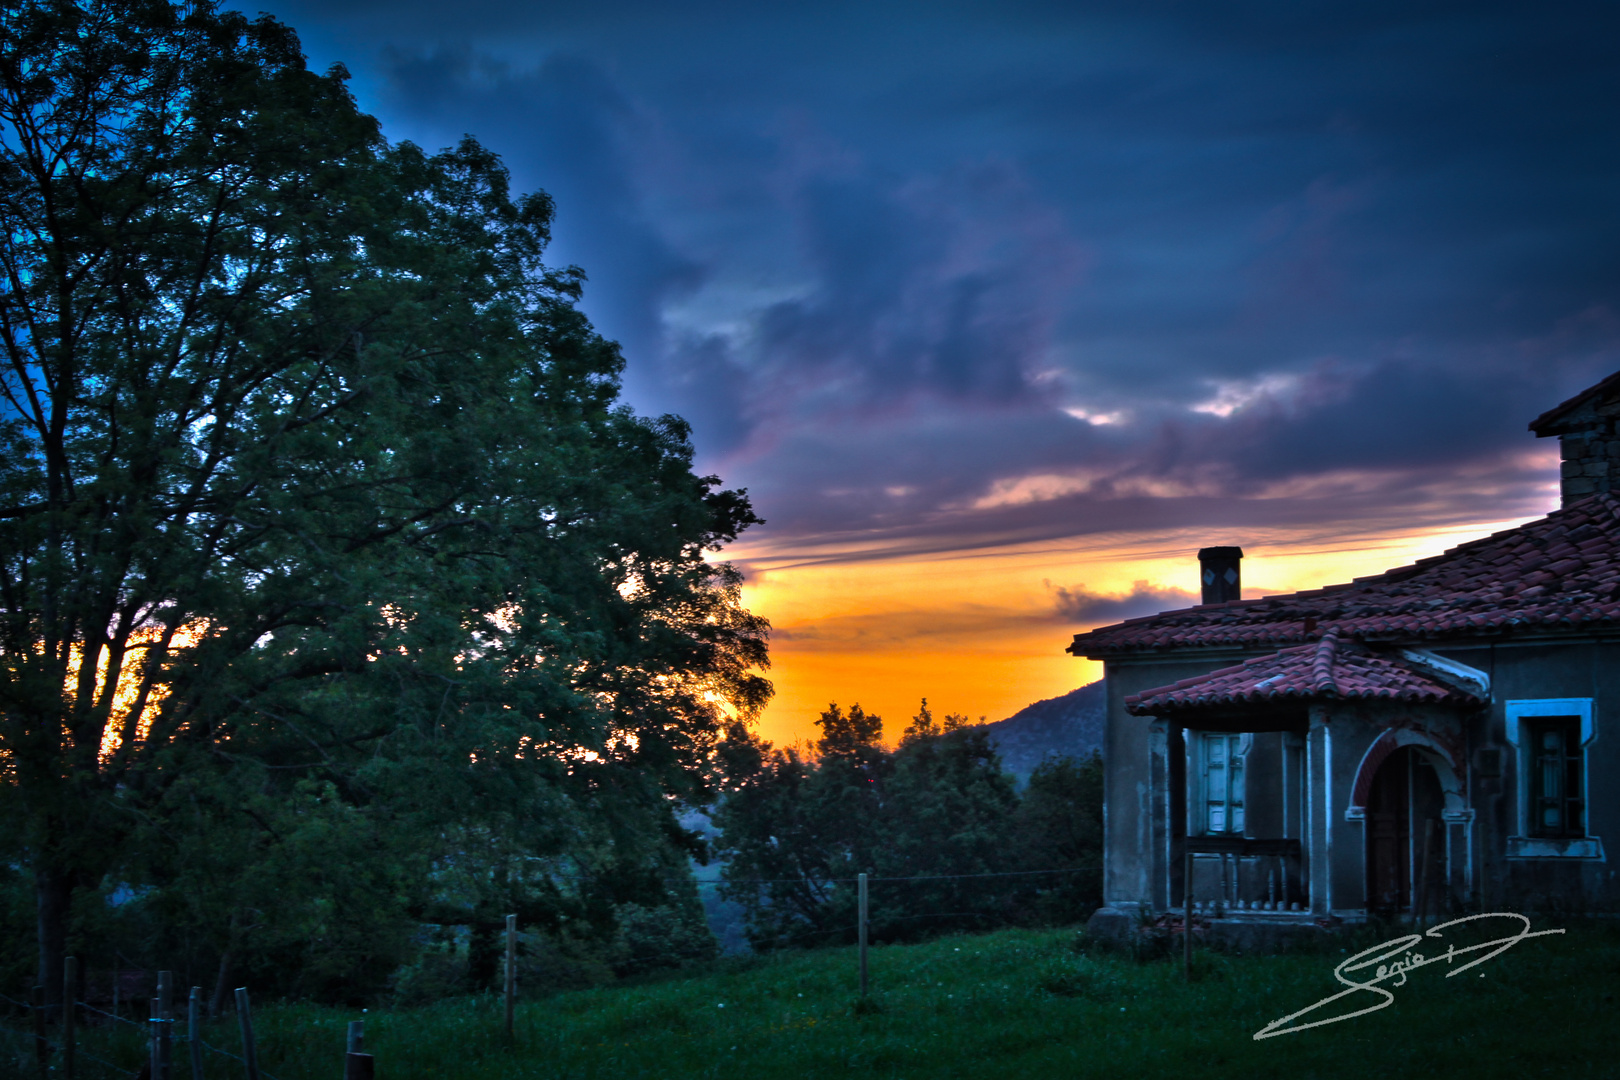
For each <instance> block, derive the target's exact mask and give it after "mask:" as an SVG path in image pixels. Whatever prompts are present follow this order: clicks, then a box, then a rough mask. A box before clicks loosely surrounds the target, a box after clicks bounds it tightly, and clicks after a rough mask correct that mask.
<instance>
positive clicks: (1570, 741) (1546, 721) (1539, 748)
mask: <svg viewBox="0 0 1620 1080" xmlns="http://www.w3.org/2000/svg"><path fill="white" fill-rule="evenodd" d="M1524 732H1525V734H1526V735H1528V736H1529V737H1528V738H1527V739H1526V740H1525V741H1526V742H1527V743H1528V744H1529V756H1530V759H1531V761H1530V835H1531V836H1547V837H1567V836H1585V835H1586V815H1585V812H1584V811H1585V807H1586V803H1585V800H1584V799H1583V797H1582V780H1583V779H1585V778H1584V776H1583V775H1582V774H1583V772H1584V771H1585V770H1584V769H1583V768H1582V762H1581V718H1580V717H1578V716H1538V717H1536V718H1534V719H1532V720H1526V721H1525V723H1524Z"/></svg>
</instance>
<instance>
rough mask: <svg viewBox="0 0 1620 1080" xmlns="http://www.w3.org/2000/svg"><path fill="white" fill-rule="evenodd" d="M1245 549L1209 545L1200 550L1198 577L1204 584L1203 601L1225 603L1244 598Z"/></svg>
mask: <svg viewBox="0 0 1620 1080" xmlns="http://www.w3.org/2000/svg"><path fill="white" fill-rule="evenodd" d="M1242 562H1243V549H1242V548H1240V547H1207V548H1202V549H1200V550H1199V552H1198V571H1199V573H1198V579H1199V581H1201V582H1202V583H1203V586H1204V599H1203V601H1202V602H1203V603H1206V604H1224V603H1226V602H1227V601H1228V600H1241V599H1242V598H1243V567H1242Z"/></svg>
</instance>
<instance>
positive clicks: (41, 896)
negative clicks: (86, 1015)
mask: <svg viewBox="0 0 1620 1080" xmlns="http://www.w3.org/2000/svg"><path fill="white" fill-rule="evenodd" d="M73 887H74V881H73V875H72V874H71V873H68V872H67V871H65V870H61V869H57V868H52V867H39V868H37V869H35V871H34V896H35V900H36V903H37V905H38V913H39V977H38V979H37V980H36V985H39V986H43V987H44V988H45V1001H46V1009H47V1010H49V1011H48V1012H47V1013H46V1015H47V1016H50V1017H53V1018H54V1016H55V1015H56V1012H57V1011H58V1009H59V1007H60V1005H61V1002H62V958H63V957H64V956H66V955H67V930H68V911H69V910H70V908H71V906H72V903H73Z"/></svg>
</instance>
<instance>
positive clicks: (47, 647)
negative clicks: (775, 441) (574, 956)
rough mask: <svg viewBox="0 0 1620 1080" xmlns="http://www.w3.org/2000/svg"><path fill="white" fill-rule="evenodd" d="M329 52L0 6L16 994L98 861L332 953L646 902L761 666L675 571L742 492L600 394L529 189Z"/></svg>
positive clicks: (727, 611) (130, 11)
mask: <svg viewBox="0 0 1620 1080" xmlns="http://www.w3.org/2000/svg"><path fill="white" fill-rule="evenodd" d="M345 77H346V76H345V73H344V72H343V71H342V69H341V68H334V69H333V70H332V71H330V72H328V73H326V74H317V73H314V72H311V71H309V70H307V69H306V67H305V64H304V58H303V56H302V54H301V52H300V49H299V46H298V42H297V39H296V37H295V36H294V34H293V33H292V31H291V30H289V29H288V28H286V27H284V26H282V25H281V24H279V23H277V22H275V21H274V20H273V19H271V18H269V17H261V18H259V19H257V20H255V21H249V20H248V19H246V18H244V17H243V16H241V15H239V14H235V13H230V12H223V11H220V10H219V9H217V8H216V7H215V6H214V4H213V3H211V2H209V0H188V2H186V3H183V4H175V5H171V4H169V3H166V2H162V0H19V2H16V3H10V4H7V5H6V6H5V9H4V11H3V12H0V189H3V195H0V226H3V227H0V270H3V272H4V275H5V284H4V287H3V288H0V350H3V352H4V367H3V371H0V402H3V406H0V443H3V452H0V820H3V821H4V822H5V823H6V825H7V828H6V829H5V830H4V835H3V836H0V845H3V848H0V860H11V861H16V862H18V863H19V864H21V865H23V866H26V868H27V870H28V873H29V875H30V876H31V878H32V880H33V882H34V885H35V891H36V894H37V909H38V923H37V925H38V928H39V938H38V944H39V972H40V978H41V980H42V981H43V982H44V983H46V985H47V987H48V992H49V993H50V995H51V996H52V999H53V1000H54V999H55V997H56V995H57V993H58V990H59V986H60V978H61V971H62V965H61V957H62V954H63V950H64V946H65V944H66V940H67V934H68V930H69V914H70V912H71V911H72V910H73V908H74V901H75V897H82V896H84V895H85V894H86V893H93V892H94V890H97V889H99V888H103V887H105V886H106V885H107V883H108V882H110V881H112V880H114V879H113V878H112V877H110V875H114V874H121V875H130V876H132V877H134V876H143V877H144V878H145V879H146V880H149V881H152V882H156V883H160V884H161V883H163V882H171V883H181V882H183V883H186V886H187V889H188V890H190V891H189V892H187V893H186V894H185V895H186V897H187V899H186V900H185V904H187V905H191V906H190V908H188V909H187V910H186V911H184V912H181V911H179V909H176V912H175V916H176V917H179V916H180V915H181V914H184V915H185V916H186V917H187V918H189V919H193V920H195V921H193V922H192V923H190V924H189V925H190V926H191V927H192V929H193V930H194V936H195V937H197V938H200V939H204V940H206V941H208V943H209V945H208V947H209V948H211V949H212V950H213V954H214V955H215V956H221V957H225V958H227V959H229V958H231V957H233V956H236V957H238V958H240V956H241V955H242V950H243V949H244V948H248V947H249V946H251V945H252V943H253V942H254V941H256V940H271V939H273V940H277V941H281V942H283V946H277V947H278V948H280V947H284V948H285V949H288V950H292V951H293V952H294V953H296V954H297V956H299V957H301V958H302V961H304V962H308V963H310V964H315V963H316V962H317V961H318V959H319V957H320V956H321V955H323V954H324V953H325V952H330V953H331V955H332V956H334V957H336V956H340V955H341V956H345V957H348V959H346V960H343V961H342V963H341V964H340V963H339V962H338V961H337V960H335V959H334V960H333V961H332V965H333V966H334V968H335V967H338V966H341V967H346V968H351V969H352V968H353V967H354V966H356V965H359V964H370V965H372V966H373V967H377V966H386V962H387V961H388V959H389V957H390V956H391V955H392V953H391V951H390V950H391V949H392V946H390V945H387V944H386V942H385V943H383V944H382V945H377V944H376V942H373V943H371V944H366V943H363V942H359V941H358V940H351V939H349V938H345V937H343V934H344V933H346V931H342V930H341V927H343V926H349V925H352V926H360V925H362V924H365V923H368V922H370V923H372V924H373V925H375V924H376V922H377V921H378V920H380V921H381V922H383V923H386V924H387V925H388V926H389V927H392V928H397V927H399V926H400V925H402V924H403V923H404V922H405V921H407V920H410V919H414V918H422V917H426V916H430V915H433V916H437V917H442V918H449V917H451V916H454V917H458V918H460V917H464V918H467V919H470V920H473V921H474V922H477V921H478V920H487V919H489V918H493V917H494V913H495V912H497V911H501V910H511V909H512V908H511V907H510V905H512V904H515V903H518V902H520V901H523V902H531V900H532V904H533V905H536V906H537V910H536V912H535V915H536V917H540V916H543V915H547V914H548V913H549V914H551V915H557V913H558V912H560V911H563V910H565V909H567V910H572V911H574V913H575V914H577V915H579V916H581V917H583V918H592V919H598V920H599V921H601V920H604V919H607V918H609V915H607V914H604V912H605V911H607V908H606V907H604V905H608V907H611V904H612V903H615V902H637V903H642V902H651V901H652V900H653V899H654V898H656V896H657V895H659V891H660V887H659V882H660V881H661V880H662V877H661V875H662V873H663V871H662V867H663V866H664V865H666V864H667V856H668V851H669V849H670V846H671V845H672V844H673V845H675V846H676V847H679V846H681V845H683V844H686V843H688V839H687V838H685V836H684V833H683V832H682V831H681V830H680V829H679V828H678V827H677V826H676V825H675V824H674V819H673V817H672V814H671V805H672V804H671V800H670V796H674V795H693V794H701V792H702V791H703V790H704V789H705V785H706V783H707V780H706V779H705V777H706V774H707V771H708V769H709V767H710V756H711V754H712V752H713V750H714V747H715V744H716V742H717V740H718V737H719V732H720V726H721V724H722V723H723V721H724V720H725V717H726V715H727V712H728V710H729V711H730V712H731V713H732V714H734V715H741V716H747V715H750V714H752V713H754V712H756V711H757V710H758V708H759V707H760V706H761V705H762V704H763V702H764V701H765V700H766V698H767V696H768V694H769V692H770V688H769V684H768V683H766V682H765V681H764V680H763V679H762V678H761V677H760V676H759V675H758V674H757V670H756V669H757V668H759V667H760V666H762V665H763V664H764V662H765V658H766V657H765V632H766V627H765V624H764V623H763V622H762V621H761V620H759V619H758V618H755V617H753V616H751V615H750V614H749V613H748V612H746V611H745V610H743V608H742V606H741V604H740V602H739V591H738V578H737V576H736V574H735V573H734V572H732V571H731V570H730V569H729V568H728V567H726V566H725V565H723V564H711V563H710V562H708V561H707V560H706V558H705V556H706V553H707V552H710V551H713V550H716V549H718V548H719V547H720V546H721V545H722V544H723V543H725V542H727V541H728V540H730V539H732V538H734V537H735V536H736V534H737V532H738V531H739V530H740V529H743V528H745V527H747V526H748V525H749V524H751V523H753V522H755V521H756V520H757V519H756V518H755V517H754V515H753V513H752V511H751V510H750V508H749V504H748V502H747V500H746V498H745V496H744V495H743V493H741V492H734V491H723V490H719V489H718V486H717V485H718V481H717V479H716V478H714V477H698V476H695V475H693V473H692V471H691V457H692V449H691V445H690V442H689V439H688V429H687V427H686V425H685V424H684V423H683V422H681V421H680V420H679V419H678V418H674V417H664V418H661V419H657V420H648V419H644V418H640V417H636V416H634V415H632V414H631V413H630V412H629V411H628V410H627V409H625V408H624V407H622V406H620V405H618V403H617V394H618V386H619V383H618V376H619V372H620V369H621V367H622V360H621V358H620V356H619V352H618V349H617V347H616V346H615V345H613V344H612V343H611V342H608V341H604V340H603V339H602V338H600V337H599V336H597V335H596V333H595V332H594V331H593V330H592V329H591V327H590V325H589V324H588V323H587V321H586V320H585V318H584V316H583V315H582V314H581V313H580V311H579V310H578V308H577V307H576V306H575V301H576V300H577V299H578V297H579V294H580V288H581V281H582V274H581V273H580V272H579V271H578V270H577V269H573V268H569V269H555V268H551V267H548V266H546V265H545V264H544V262H543V260H542V253H543V251H544V249H545V246H546V243H547V241H548V239H549V227H550V221H551V211H552V206H551V201H550V199H549V198H547V197H546V196H545V195H543V194H541V195H528V196H522V197H516V198H514V197H513V196H512V194H511V193H510V191H509V188H508V180H507V174H506V172H505V170H504V169H503V168H502V166H501V164H500V162H499V161H498V160H497V159H496V157H495V156H494V155H493V154H491V153H489V152H488V151H486V150H484V149H483V148H482V147H480V146H479V145H477V144H476V143H475V142H473V141H471V140H470V139H469V140H466V141H464V142H463V143H462V144H461V145H460V146H458V147H457V148H455V149H454V150H450V151H446V152H444V153H441V154H438V155H433V156H429V155H426V154H424V153H422V152H421V151H420V150H418V149H417V148H416V147H414V146H412V145H410V144H408V143H402V144H398V145H390V144H389V143H388V142H387V141H386V140H384V139H383V138H382V137H381V136H380V135H379V133H378V127H377V123H376V121H375V120H374V119H372V118H371V117H369V116H366V115H364V114H363V113H361V112H360V111H359V110H358V109H357V108H356V107H355V103H354V101H353V99H352V98H351V96H350V95H349V93H348V90H347V89H346V87H345V85H344V81H345ZM322 851H324V852H326V853H327V854H326V855H325V856H324V858H325V859H326V862H327V864H328V865H327V866H326V867H325V868H323V866H322V865H321V858H322V857H323V856H319V855H317V853H318V852H322ZM368 853H375V855H376V859H375V860H373V861H369V862H368V861H367V855H368ZM340 855H341V856H342V857H344V858H350V857H351V856H352V859H353V860H354V861H357V862H359V863H364V864H365V867H364V868H363V872H362V871H361V870H359V869H356V870H355V871H354V873H353V874H352V875H351V876H350V877H349V878H347V879H346V880H345V881H344V882H342V883H339V882H337V881H336V880H335V879H334V878H333V877H332V875H331V873H330V865H329V864H330V862H331V860H332V859H333V858H334V857H338V856H340ZM349 869H350V867H348V866H346V867H345V871H346V873H347V872H348V871H349ZM368 875H369V876H368ZM222 883H232V887H231V888H228V889H227V888H225V887H223V885H222ZM237 883H239V884H237ZM175 895H176V896H179V895H180V892H178V891H177V892H176V893H175ZM592 897H594V898H596V899H590V898H592ZM525 898H531V900H525ZM175 902H176V903H179V901H178V900H177V901H175ZM334 904H335V905H337V907H338V908H341V909H342V910H341V911H340V912H338V913H337V914H333V911H332V906H333V905H334ZM568 905H573V907H572V908H569V907H568ZM429 909H433V910H429ZM557 917H560V915H558V916H557ZM312 928H326V929H323V930H322V931H321V933H327V931H328V930H330V932H331V934H333V935H336V936H333V937H329V938H324V939H323V938H322V937H321V933H315V930H314V929H312ZM332 928H338V929H332ZM389 933H393V930H390V931H389ZM311 935H313V936H311ZM384 936H386V935H384ZM340 939H341V940H340ZM374 946H375V947H374ZM368 950H369V951H368ZM379 950H380V951H379ZM233 962H234V961H233Z"/></svg>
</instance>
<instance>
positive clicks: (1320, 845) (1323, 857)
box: [1303, 705, 1333, 915]
mask: <svg viewBox="0 0 1620 1080" xmlns="http://www.w3.org/2000/svg"><path fill="white" fill-rule="evenodd" d="M1304 824H1305V843H1304V845H1303V846H1304V849H1305V874H1306V880H1308V881H1309V882H1310V893H1311V896H1310V901H1311V911H1312V913H1313V914H1316V915H1329V914H1332V912H1333V873H1332V869H1333V737H1332V733H1331V732H1330V731H1329V728H1328V714H1327V707H1326V706H1324V705H1312V706H1311V725H1310V731H1309V733H1308V734H1307V735H1306V736H1305V822H1304Z"/></svg>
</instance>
